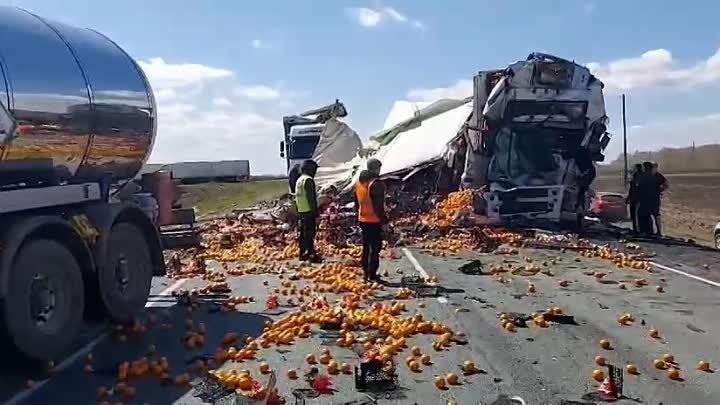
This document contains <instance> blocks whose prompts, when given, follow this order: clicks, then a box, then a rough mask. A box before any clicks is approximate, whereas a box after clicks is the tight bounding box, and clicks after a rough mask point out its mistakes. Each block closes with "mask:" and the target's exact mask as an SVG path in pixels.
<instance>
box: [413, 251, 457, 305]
mask: <svg viewBox="0 0 720 405" xmlns="http://www.w3.org/2000/svg"><path fill="white" fill-rule="evenodd" d="M402 252H403V254H404V255H405V257H407V258H408V260H410V263H411V264H412V265H413V267H414V268H415V271H417V272H418V273H420V275H421V276H423V277H424V278H426V279H428V278H430V275H429V274H428V272H427V271H425V269H423V266H421V265H420V262H418V261H417V259H416V258H415V256H414V255H413V254H412V252H411V251H410V249H408V248H402ZM437 300H438V302H439V303H441V304H447V303H448V300H447V298H445V297H437Z"/></svg>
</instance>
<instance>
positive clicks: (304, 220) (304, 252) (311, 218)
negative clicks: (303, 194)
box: [298, 215, 317, 259]
mask: <svg viewBox="0 0 720 405" xmlns="http://www.w3.org/2000/svg"><path fill="white" fill-rule="evenodd" d="M316 229H317V217H315V215H304V216H303V215H301V216H300V219H298V231H299V235H298V244H299V245H300V259H308V258H310V256H312V255H314V254H315V232H316Z"/></svg>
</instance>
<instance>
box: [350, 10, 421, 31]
mask: <svg viewBox="0 0 720 405" xmlns="http://www.w3.org/2000/svg"><path fill="white" fill-rule="evenodd" d="M345 11H346V12H347V13H348V15H349V16H350V17H351V18H352V19H353V20H355V22H357V23H358V24H360V25H362V26H363V27H365V28H374V27H377V26H378V25H380V24H381V23H382V22H383V21H386V20H390V21H393V22H396V23H399V24H410V26H412V27H414V28H417V29H424V28H425V24H423V22H422V21H420V20H416V19H410V18H409V17H408V16H407V15H406V14H404V13H402V12H400V11H399V10H398V9H396V8H393V7H378V8H368V7H350V8H347V9H345Z"/></svg>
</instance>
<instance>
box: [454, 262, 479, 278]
mask: <svg viewBox="0 0 720 405" xmlns="http://www.w3.org/2000/svg"><path fill="white" fill-rule="evenodd" d="M458 270H460V272H461V273H463V274H467V275H471V276H476V275H482V274H484V273H483V265H482V263H481V262H480V260H477V259H475V260H471V261H469V262H467V263H465V264H463V265H462V266H460V267H458Z"/></svg>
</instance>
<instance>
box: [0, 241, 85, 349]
mask: <svg viewBox="0 0 720 405" xmlns="http://www.w3.org/2000/svg"><path fill="white" fill-rule="evenodd" d="M10 271H11V272H10V275H9V278H8V285H7V287H8V288H7V294H6V296H5V298H4V300H3V302H2V305H0V318H2V327H3V330H2V334H3V337H4V338H5V339H6V340H7V343H9V345H10V347H11V348H12V349H14V351H15V352H16V354H20V355H21V356H22V357H25V358H28V359H31V360H37V361H41V360H50V359H53V358H55V357H56V356H59V355H62V354H63V352H64V351H65V350H67V349H68V347H69V346H70V345H71V344H72V343H73V342H74V341H75V340H76V339H77V337H78V334H79V332H80V328H81V327H82V324H83V310H84V307H85V292H84V286H83V279H82V272H81V269H80V265H79V263H78V261H77V260H76V258H75V256H73V254H72V252H71V251H70V250H69V249H68V248H67V247H65V246H64V245H63V244H61V243H59V242H57V241H55V240H51V239H30V240H28V241H26V242H24V243H23V245H22V247H21V248H20V250H18V252H17V254H16V255H15V257H14V260H13V265H12V268H11V270H10ZM12 351H13V350H11V352H12Z"/></svg>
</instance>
